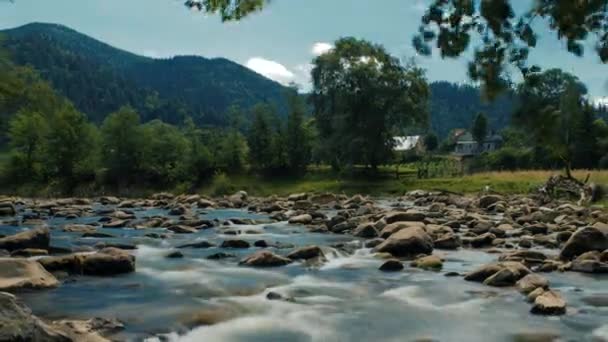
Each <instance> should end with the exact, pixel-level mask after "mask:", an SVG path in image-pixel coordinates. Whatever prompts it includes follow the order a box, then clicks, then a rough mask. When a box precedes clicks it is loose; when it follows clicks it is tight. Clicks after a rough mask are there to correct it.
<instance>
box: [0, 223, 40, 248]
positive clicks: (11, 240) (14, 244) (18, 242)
mask: <svg viewBox="0 0 608 342" xmlns="http://www.w3.org/2000/svg"><path fill="white" fill-rule="evenodd" d="M50 239H51V234H50V232H49V229H48V228H46V227H42V228H36V229H30V230H28V231H25V232H21V233H17V234H14V235H10V236H7V237H4V238H1V239H0V249H6V250H7V251H14V250H18V249H26V248H36V249H48V248H49V242H50Z"/></svg>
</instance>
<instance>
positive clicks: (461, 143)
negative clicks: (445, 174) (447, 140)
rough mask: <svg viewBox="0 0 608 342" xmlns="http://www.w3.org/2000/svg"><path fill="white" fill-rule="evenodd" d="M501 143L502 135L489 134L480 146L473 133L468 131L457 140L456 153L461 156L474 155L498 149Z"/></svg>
mask: <svg viewBox="0 0 608 342" xmlns="http://www.w3.org/2000/svg"><path fill="white" fill-rule="evenodd" d="M501 145H502V137H501V136H500V135H498V134H491V135H488V136H487V137H486V139H485V140H484V141H483V143H482V144H481V146H479V143H477V141H475V139H473V135H471V133H469V132H467V133H465V134H463V135H461V136H460V137H459V138H458V140H457V141H456V148H455V149H454V154H455V155H459V156H474V155H477V154H480V153H483V152H492V151H496V150H497V149H499V148H500V146H501Z"/></svg>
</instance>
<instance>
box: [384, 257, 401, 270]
mask: <svg viewBox="0 0 608 342" xmlns="http://www.w3.org/2000/svg"><path fill="white" fill-rule="evenodd" d="M402 269H403V264H402V263H401V261H399V260H397V259H390V260H387V261H385V262H384V263H383V264H382V265H380V268H379V270H380V271H385V272H396V271H401V270H402Z"/></svg>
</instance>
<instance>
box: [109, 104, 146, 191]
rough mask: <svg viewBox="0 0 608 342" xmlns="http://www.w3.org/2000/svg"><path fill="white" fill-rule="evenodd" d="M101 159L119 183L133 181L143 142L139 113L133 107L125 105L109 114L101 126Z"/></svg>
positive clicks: (137, 169) (111, 175)
mask: <svg viewBox="0 0 608 342" xmlns="http://www.w3.org/2000/svg"><path fill="white" fill-rule="evenodd" d="M101 134H102V138H103V139H102V150H101V153H102V157H103V158H102V160H103V163H104V165H105V167H106V168H107V172H108V176H109V180H111V181H112V182H116V183H129V182H132V181H133V180H134V179H135V178H136V177H137V174H138V172H139V171H140V167H141V164H142V154H143V143H144V141H143V140H142V137H141V129H140V118H139V114H138V113H137V112H136V111H135V110H134V109H133V108H131V107H123V108H121V109H120V110H118V111H117V112H115V113H112V114H110V115H108V117H106V119H105V120H104V122H103V125H102V126H101Z"/></svg>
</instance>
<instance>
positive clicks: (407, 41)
mask: <svg viewBox="0 0 608 342" xmlns="http://www.w3.org/2000/svg"><path fill="white" fill-rule="evenodd" d="M427 2H428V0H381V1H379V0H273V1H272V3H271V4H270V6H269V7H268V8H267V9H266V10H265V11H263V12H261V13H258V14H255V15H253V16H251V17H248V18H246V19H245V20H243V21H241V22H238V23H228V24H222V23H221V22H220V21H219V19H218V18H217V17H214V16H206V15H203V14H200V13H195V12H191V11H189V10H187V9H186V8H185V7H184V6H183V5H182V4H183V1H182V0H16V1H15V3H12V4H11V3H8V2H5V1H3V0H0V28H10V27H15V26H19V25H23V24H26V23H30V22H52V23H59V24H63V25H66V26H69V27H71V28H73V29H76V30H78V31H80V32H83V33H85V34H88V35H90V36H92V37H94V38H97V39H99V40H102V41H104V42H107V43H109V44H111V45H114V46H116V47H119V48H122V49H125V50H128V51H132V52H135V53H138V54H143V55H146V56H151V57H168V56H173V55H182V54H194V55H200V56H204V57H226V58H229V59H231V60H234V61H236V62H238V63H241V64H243V65H246V66H249V67H251V68H252V69H254V70H256V71H258V72H260V73H262V74H265V75H266V76H268V77H270V78H274V79H276V80H278V81H280V82H283V83H286V82H290V81H294V82H297V83H300V84H304V85H305V84H306V83H307V82H308V71H309V68H310V61H311V59H312V58H313V57H314V53H315V51H313V50H316V52H318V51H319V50H323V49H322V48H323V47H327V44H331V42H333V41H335V40H336V39H338V38H340V37H343V36H354V37H358V38H365V39H368V40H371V41H374V42H378V43H381V44H383V45H385V46H386V47H387V49H388V50H389V51H390V52H391V53H393V54H394V55H396V56H399V57H403V58H410V57H415V59H416V61H417V62H418V63H419V64H420V65H422V66H423V67H424V68H426V69H427V76H428V78H429V79H430V80H448V81H453V82H466V81H467V77H466V58H461V59H457V60H442V59H440V58H439V57H437V56H434V57H432V58H426V57H418V56H416V54H415V51H414V50H413V48H412V46H411V38H412V35H413V34H414V33H415V32H416V30H417V27H418V24H419V20H420V16H421V14H422V13H423V11H424V8H425V3H427ZM517 3H518V4H523V3H525V1H524V0H522V1H519V0H518V2H517ZM522 6H523V5H522ZM562 45H563V43H561V42H559V41H557V39H556V38H555V36H554V34H551V33H548V32H546V33H544V34H543V35H542V37H541V39H540V43H539V46H538V48H537V49H536V50H535V51H534V52H533V54H532V56H531V61H532V62H535V63H538V64H540V65H541V66H542V67H543V68H549V67H560V68H562V69H564V70H566V71H569V72H571V73H573V74H575V75H577V76H578V77H579V78H581V79H582V80H583V81H584V82H585V83H586V84H587V85H588V87H589V89H590V93H591V95H593V96H594V97H604V96H608V84H606V82H608V65H602V64H601V63H600V62H599V59H598V57H597V56H596V55H595V54H593V53H588V54H587V55H586V56H585V57H583V58H578V57H575V56H572V55H570V54H569V53H567V52H566V51H565V49H563V47H562ZM590 50H591V49H590V48H589V49H588V51H590ZM590 52H591V51H590Z"/></svg>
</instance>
